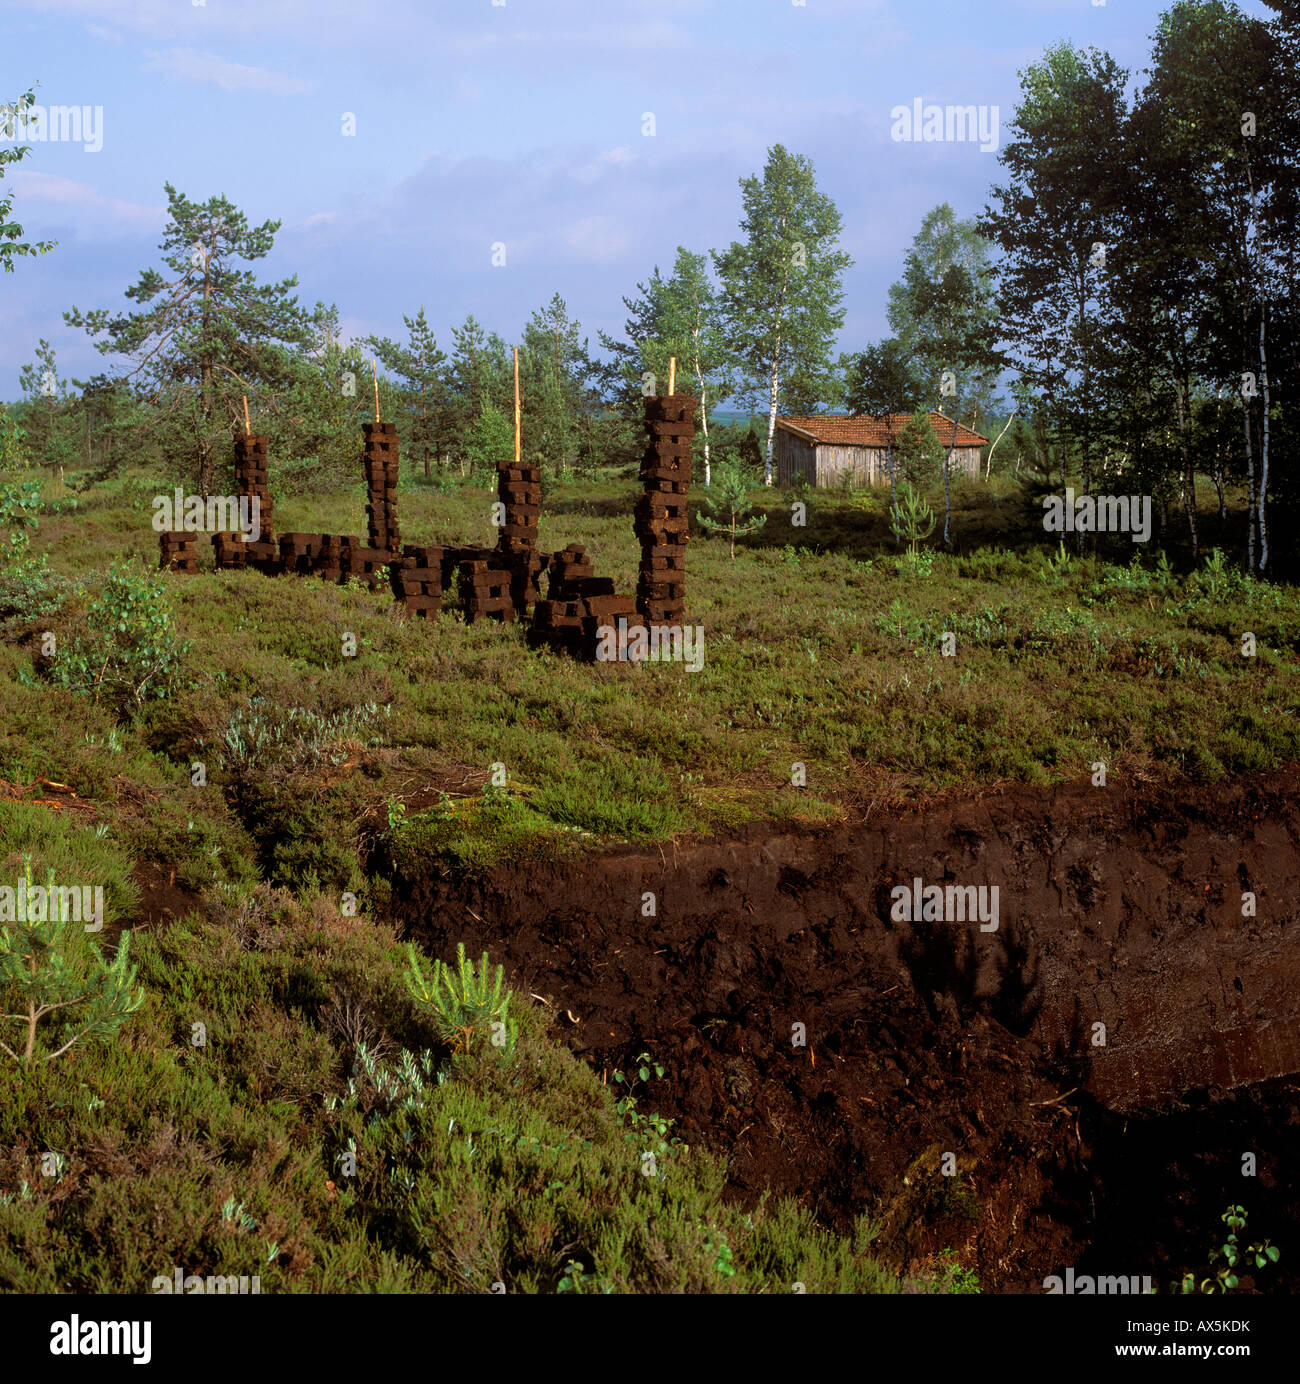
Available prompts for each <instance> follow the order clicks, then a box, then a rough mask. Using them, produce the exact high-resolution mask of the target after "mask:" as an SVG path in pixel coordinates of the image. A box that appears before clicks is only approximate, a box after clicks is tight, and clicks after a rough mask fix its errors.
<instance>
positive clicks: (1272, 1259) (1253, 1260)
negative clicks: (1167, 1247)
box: [1170, 1206, 1282, 1294]
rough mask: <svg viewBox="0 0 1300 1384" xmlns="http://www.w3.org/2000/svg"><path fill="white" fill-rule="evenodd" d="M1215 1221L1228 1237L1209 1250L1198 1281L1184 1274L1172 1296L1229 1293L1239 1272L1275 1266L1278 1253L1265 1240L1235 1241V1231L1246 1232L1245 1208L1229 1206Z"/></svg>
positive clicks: (1274, 1247) (1190, 1274)
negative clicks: (1207, 1263) (1220, 1223)
mask: <svg viewBox="0 0 1300 1384" xmlns="http://www.w3.org/2000/svg"><path fill="white" fill-rule="evenodd" d="M1219 1219H1220V1220H1221V1221H1222V1222H1223V1223H1224V1225H1226V1226H1227V1227H1228V1235H1227V1238H1226V1239H1225V1240H1224V1242H1223V1244H1222V1245H1219V1246H1217V1247H1216V1248H1214V1249H1212V1250H1211V1251H1210V1256H1209V1269H1210V1270H1211V1272H1210V1273H1208V1274H1206V1275H1205V1276H1204V1277H1202V1278H1201V1279H1200V1280H1199V1281H1198V1279H1197V1277H1196V1275H1195V1274H1194V1273H1186V1274H1184V1275H1183V1276H1182V1278H1181V1279H1180V1280H1179V1281H1178V1282H1176V1283H1174V1284H1173V1285H1171V1288H1170V1291H1171V1292H1174V1293H1183V1294H1187V1293H1207V1294H1209V1293H1230V1292H1232V1290H1233V1289H1234V1288H1236V1287H1237V1286H1238V1282H1239V1274H1240V1271H1241V1270H1242V1269H1246V1270H1252V1269H1253V1270H1256V1271H1257V1270H1259V1269H1266V1268H1268V1267H1269V1265H1271V1264H1276V1263H1277V1261H1278V1260H1279V1259H1280V1258H1281V1257H1282V1251H1281V1250H1279V1249H1278V1248H1277V1247H1276V1246H1275V1245H1273V1244H1271V1243H1270V1242H1269V1241H1268V1240H1257V1241H1255V1242H1254V1243H1253V1244H1249V1245H1243V1244H1242V1243H1241V1242H1240V1240H1239V1239H1238V1238H1237V1235H1238V1232H1239V1231H1244V1230H1245V1229H1246V1208H1245V1207H1244V1206H1229V1207H1228V1209H1227V1210H1226V1211H1225V1212H1224V1213H1223V1215H1222V1216H1220V1217H1219Z"/></svg>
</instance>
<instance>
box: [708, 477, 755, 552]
mask: <svg viewBox="0 0 1300 1384" xmlns="http://www.w3.org/2000/svg"><path fill="white" fill-rule="evenodd" d="M750 484H751V482H750V480H749V477H748V475H747V474H746V473H745V471H744V470H743V469H742V468H741V467H740V466H739V465H738V464H737V463H735V462H724V463H723V464H722V465H721V466H719V467H717V468H716V469H715V471H714V473H713V484H712V485H711V486H710V487H709V490H708V492H707V494H706V495H705V498H704V508H705V510H706V511H707V512H706V513H701V514H699V515H698V516H697V518H698V519H699V523H700V527H701V528H703V529H706V530H708V532H710V533H725V534H726V535H727V543H728V555H729V556H730V558H731V561H732V562H734V561H735V560H736V539H737V538H744V537H745V536H746V535H748V534H751V533H757V532H758V531H759V529H761V528H762V527H763V525H764V524H766V523H767V515H765V514H760V515H758V516H757V517H756V518H755V517H753V514H754V506H753V503H752V502H751V501H750V498H749V492H750Z"/></svg>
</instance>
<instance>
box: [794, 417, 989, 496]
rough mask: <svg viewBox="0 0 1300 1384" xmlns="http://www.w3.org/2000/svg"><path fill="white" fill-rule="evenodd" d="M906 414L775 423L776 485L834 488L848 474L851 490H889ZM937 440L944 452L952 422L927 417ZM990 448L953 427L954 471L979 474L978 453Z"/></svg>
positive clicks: (983, 439) (966, 431)
mask: <svg viewBox="0 0 1300 1384" xmlns="http://www.w3.org/2000/svg"><path fill="white" fill-rule="evenodd" d="M911 418H912V415H911V414H910V413H895V414H892V415H890V416H889V417H888V418H884V417H881V418H871V417H868V416H867V415H865V414H864V415H861V416H858V417H850V416H848V415H846V414H843V413H819V414H814V415H813V416H812V417H811V418H778V419H777V420H776V483H777V484H778V485H795V484H797V483H798V480H799V477H800V476H804V477H806V478H807V481H808V484H809V485H815V486H821V487H823V488H826V487H829V486H838V485H843V484H844V477H845V474H846V473H852V476H853V484H854V485H881V484H885V485H887V484H888V483H889V473H888V472H887V471H886V469H885V462H886V458H887V455H888V449H889V439H890V436H891V434H892V436H893V438H894V441H895V443H897V441H898V439H899V437H901V436H902V433H903V429H904V428H905V427H907V425H908V423H909V422H910V421H911ZM930 422H931V424H932V426H933V427H934V431H935V435H936V436H937V437H938V439H939V442H940V445H941V446H942V447H943V449H944V451H945V452H946V451H947V449H948V445H949V443H950V442H951V440H952V435H953V434H952V430H953V421H952V419H951V418H948V417H946V416H945V415H944V414H942V413H937V412H935V411H934V410H931V411H930ZM986 442H988V438H987V437H985V436H983V434H981V433H977V432H972V431H971V430H970V429H969V428H964V427H962V426H961V424H960V423H958V424H957V445H956V446H955V447H954V448H953V453H952V470H953V474H954V475H956V474H958V473H959V472H961V471H964V472H966V474H967V475H969V476H976V477H978V476H979V474H980V448H981V447H982V446H984V444H985V443H986Z"/></svg>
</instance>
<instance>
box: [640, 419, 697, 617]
mask: <svg viewBox="0 0 1300 1384" xmlns="http://www.w3.org/2000/svg"><path fill="white" fill-rule="evenodd" d="M699 402H700V401H699V400H698V399H692V398H691V397H690V395H689V394H666V395H664V396H663V397H662V398H659V399H647V400H646V401H645V426H646V433H647V438H646V450H645V455H644V457H643V458H642V461H641V484H642V485H643V486H644V488H645V493H644V494H643V495H642V496H641V498H640V499H639V500H638V501H637V504H636V511H635V513H636V524H635V530H636V535H637V537H638V538H639V539H640V540H641V573H640V577H639V578H638V580H637V586H636V608H637V611H638V612H639V613H640V614H641V615H642V616H643V617H644V618H645V620H646V622H647V623H648V624H656V625H657V624H674V623H676V622H678V621H680V620H681V619H682V616H683V615H684V613H685V610H686V545H687V543H689V542H690V533H689V529H690V519H689V516H688V514H687V510H686V496H687V492H688V491H689V490H690V488H691V443H692V440H693V439H694V437H695V410H696V408H697V407H698V406H699Z"/></svg>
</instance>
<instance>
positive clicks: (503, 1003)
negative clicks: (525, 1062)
mask: <svg viewBox="0 0 1300 1384" xmlns="http://www.w3.org/2000/svg"><path fill="white" fill-rule="evenodd" d="M407 954H408V957H409V959H410V969H409V970H408V972H407V976H406V985H407V989H408V990H409V991H410V992H411V998H412V999H414V1000H415V1002H416V1004H417V1005H418V1006H419V1007H420V1008H421V1009H422V1010H423V1011H424V1012H425V1013H426V1014H427V1015H428V1016H429V1018H430V1019H431V1020H432V1021H433V1025H434V1028H435V1029H436V1030H437V1032H438V1036H439V1037H440V1038H441V1039H442V1041H443V1042H444V1043H448V1044H450V1045H451V1046H452V1047H453V1048H455V1050H456V1051H457V1052H461V1053H468V1052H469V1051H470V1049H471V1047H472V1046H473V1045H474V1040H475V1039H476V1038H485V1039H487V1040H488V1041H489V1042H490V1043H491V1044H492V1046H493V1047H496V1048H500V1049H501V1050H502V1051H503V1053H504V1054H505V1055H506V1056H510V1055H511V1054H512V1053H513V1052H514V1049H515V1043H516V1041H517V1039H518V1032H519V1031H518V1027H517V1025H516V1024H515V1023H514V1021H513V1020H512V1019H511V1018H510V998H511V992H510V991H509V990H506V991H504V993H503V992H502V983H503V981H504V978H505V971H504V969H503V968H502V967H501V966H498V967H497V969H496V975H495V976H492V974H491V971H490V968H489V966H488V955H487V952H484V953H483V958H482V960H481V961H480V962H479V965H478V967H477V968H475V966H474V963H473V962H471V961H467V960H466V959H465V944H464V943H463V942H461V943H459V944H458V945H457V947H456V969H455V971H453V970H452V969H451V967H450V966H447V965H444V964H443V962H441V961H438V960H435V961H434V963H433V973H432V975H431V976H430V977H428V978H426V976H425V974H424V972H423V971H422V970H421V968H420V954H419V952H418V951H417V950H416V948H415V945H414V943H411V944H410V945H409V946H408V948H407Z"/></svg>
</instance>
